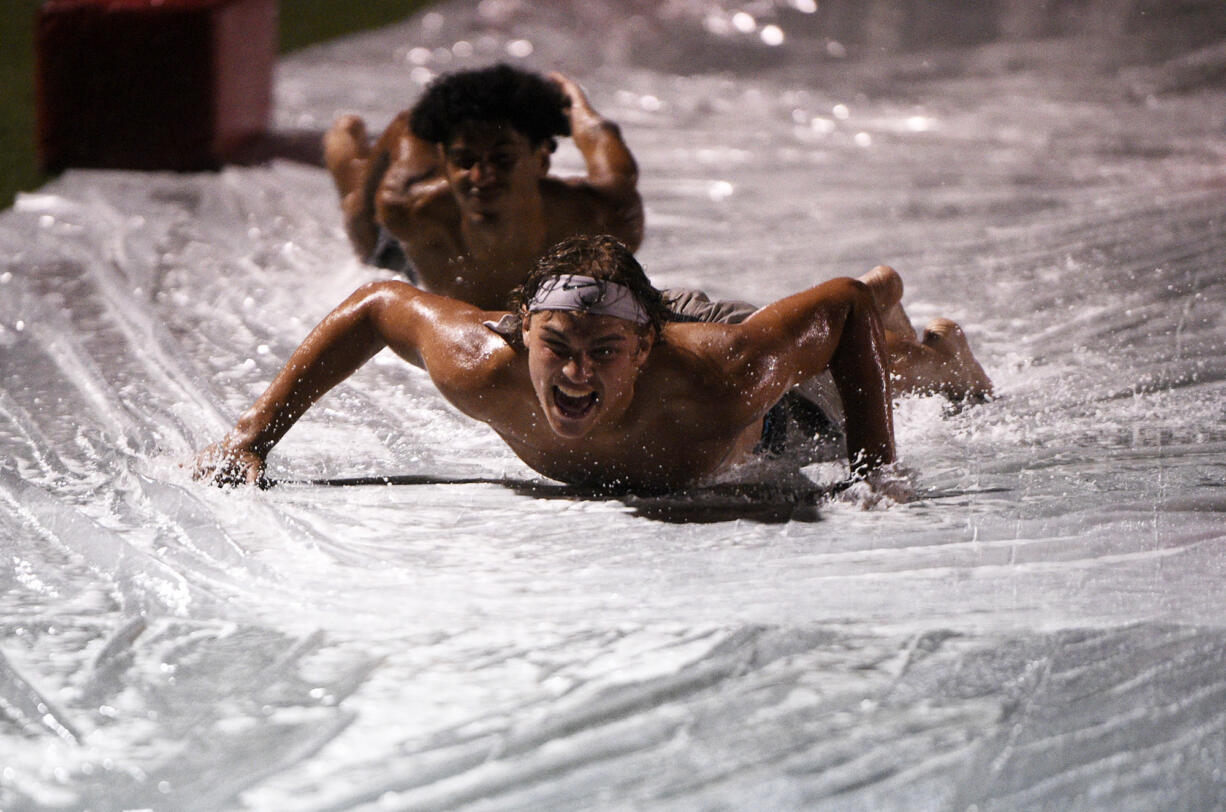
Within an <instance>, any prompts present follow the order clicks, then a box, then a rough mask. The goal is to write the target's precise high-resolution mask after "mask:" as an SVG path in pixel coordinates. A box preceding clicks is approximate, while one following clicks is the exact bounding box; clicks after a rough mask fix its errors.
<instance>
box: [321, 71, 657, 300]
mask: <svg viewBox="0 0 1226 812" xmlns="http://www.w3.org/2000/svg"><path fill="white" fill-rule="evenodd" d="M549 78H550V79H551V80H552V81H554V82H556V83H557V84H558V85H559V87H561V88H562V91H563V94H564V96H565V97H566V99H567V101H568V104H569V106H568V107H567V108H566V114H567V116H568V117H569V119H570V124H571V137H572V139H573V140H574V143H575V146H576V147H578V149H579V152H580V154H581V155H582V156H583V160H584V164H585V167H586V170H587V174H586V175H585V176H582V177H575V178H559V177H555V176H553V175H550V174H549V165H550V147H549V144H548V142H542V143H531V142H530V141H529V140H528V139H527V138H526V137H525V136H524V135H523V134H522V133H520V132H519V131H517V130H515V129H514V127H513V126H511V125H510V124H509V123H507V122H469V123H467V124H463V125H462V126H461V127H460V128H459V130H458V133H457V135H456V136H455V137H453V138H452V139H451V141H450V142H449V143H447V144H431V143H427V142H425V141H423V140H421V139H420V138H417V137H416V136H415V135H414V134H413V133H412V131H411V130H410V129H409V124H408V118H409V116H408V113H407V112H405V113H401V114H400V115H399V116H397V117H396V119H394V120H393V121H392V123H391V124H389V125H388V127H387V129H386V130H384V132H383V134H382V135H381V136H380V137H379V139H378V141H377V142H376V143H375V144H374V145H373V147H371V146H368V145H367V143H366V130H365V127H364V125H363V124H362V122H361V120H360V119H358V118H356V117H353V116H347V117H343V118H342V119H340V120H338V121H337V123H336V124H335V125H334V126H333V127H332V129H331V130H330V131H329V132H328V135H327V136H326V137H325V154H326V159H327V164H328V168H329V171H330V172H331V174H332V177H333V180H334V181H335V183H336V188H337V191H338V192H339V193H340V196H341V208H342V210H343V212H344V216H345V228H346V231H347V233H348V235H349V238H350V241H351V242H352V243H353V246H354V249H355V251H356V252H357V253H358V255H359V256H361V257H363V258H365V257H367V256H369V255H370V253H371V251H372V250H373V249H374V247H375V241H376V238H377V234H378V230H377V225H382V226H383V227H385V228H386V229H387V230H388V231H390V232H391V233H392V235H393V236H395V237H396V238H397V239H399V240H400V241H401V243H402V244H403V245H404V247H405V250H406V253H407V254H408V257H409V259H410V260H411V261H412V264H413V266H414V268H415V269H416V272H417V275H418V278H419V279H420V281H421V285H422V287H424V288H425V289H426V290H429V291H431V292H434V293H440V294H443V295H446V296H450V297H452V298H456V299H460V300H461V301H465V302H469V303H470V304H475V305H477V306H479V307H484V308H487V309H490V310H494V309H498V308H501V307H503V306H504V305H505V302H506V297H507V295H508V294H509V293H510V291H511V290H512V289H513V288H514V287H515V286H516V285H518V284H519V283H520V282H522V281H523V279H524V277H525V276H526V275H527V272H528V270H529V269H530V268H531V267H532V265H533V263H535V261H536V260H537V259H538V258H539V257H540V256H541V254H542V253H544V252H545V251H546V250H547V249H548V248H550V247H552V246H553V245H556V244H557V243H559V242H561V241H562V240H563V239H565V238H567V237H570V236H574V235H576V234H611V235H612V236H614V237H616V238H617V239H618V240H620V241H621V242H623V243H624V244H626V245H627V246H628V247H630V248H631V250H633V249H635V248H637V247H638V245H639V243H640V242H641V241H642V239H643V204H642V199H641V198H640V196H639V194H638V191H637V189H636V186H637V183H638V167H637V165H636V164H635V161H634V157H633V156H632V155H631V154H630V151H629V149H628V148H627V147H626V145H625V142H624V141H623V140H622V137H621V132H620V130H619V129H618V127H617V125H615V124H614V123H613V122H611V121H609V120H608V119H605V118H604V117H603V116H601V115H600V114H599V113H597V112H596V111H595V110H594V109H592V107H591V105H590V104H589V103H588V101H587V98H586V96H585V95H584V93H583V90H582V89H581V88H580V87H579V86H578V85H577V84H575V83H574V82H572V81H571V80H570V79H568V78H567V77H565V76H563V75H561V74H557V73H555V74H551V75H550V77H549Z"/></svg>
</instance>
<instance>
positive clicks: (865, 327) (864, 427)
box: [738, 279, 894, 474]
mask: <svg viewBox="0 0 1226 812" xmlns="http://www.w3.org/2000/svg"><path fill="white" fill-rule="evenodd" d="M743 325H744V327H745V331H744V339H743V340H744V342H745V345H744V346H743V347H742V348H741V352H740V353H739V354H738V357H739V358H740V359H742V363H743V365H744V366H743V368H742V369H741V371H740V372H739V374H740V375H742V376H744V378H743V379H744V380H746V381H748V382H750V397H749V400H750V401H751V402H752V404H753V406H754V407H755V408H761V410H762V411H765V408H766V407H768V406H769V405H770V404H771V403H773V402H774V401H775V400H777V399H778V398H779V397H781V396H782V395H783V393H784V392H786V391H787V390H788V389H790V388H791V387H792V386H793V385H795V384H797V383H799V382H800V381H803V380H806V379H808V378H811V377H813V376H814V375H817V374H818V373H820V372H822V371H824V370H826V369H829V370H830V372H831V374H832V375H833V377H834V383H835V385H836V386H837V387H838V390H839V396H840V397H841V398H842V401H843V411H844V413H845V415H846V420H847V425H846V435H847V456H848V461H849V462H850V464H851V468H852V473H853V474H859V473H864V472H866V471H868V470H871V469H873V468H876V467H879V466H881V465H885V464H888V463H891V462H893V461H894V422H893V415H892V412H891V407H890V384H889V377H888V375H887V367H886V354H885V353H886V348H885V337H884V331H883V330H882V327H881V318H880V315H879V314H878V312H877V308H876V305H875V304H874V302H873V298H872V294H871V293H870V292H869V289H868V288H867V287H866V286H865V285H864V284H863V283H861V282H858V281H856V280H854V279H834V280H831V281H829V282H826V283H825V284H822V285H819V286H818V287H816V288H811V289H809V290H807V291H804V292H802V293H798V294H796V295H794V296H789V297H788V298H786V299H782V300H780V301H778V302H775V303H774V304H772V305H770V306H768V307H764V308H762V309H761V310H759V311H758V312H756V313H754V314H753V315H752V316H750V317H749V319H747V320H746V321H745V322H744V323H743Z"/></svg>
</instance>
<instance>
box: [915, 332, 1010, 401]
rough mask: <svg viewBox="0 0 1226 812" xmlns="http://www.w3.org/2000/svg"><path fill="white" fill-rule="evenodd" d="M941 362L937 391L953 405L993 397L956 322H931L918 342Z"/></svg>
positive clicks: (986, 378)
mask: <svg viewBox="0 0 1226 812" xmlns="http://www.w3.org/2000/svg"><path fill="white" fill-rule="evenodd" d="M920 343H922V344H923V345H924V346H925V347H928V348H929V349H931V350H932V351H933V352H934V353H936V354H937V355H938V356H939V357H940V358H941V372H942V374H941V378H942V379H943V380H942V381H941V385H940V391H941V393H942V394H943V395H945V396H947V397H949V398H950V399H952V400H955V401H966V400H969V401H973V402H977V401H984V400H987V399H988V398H990V397H991V396H992V381H991V379H990V378H988V375H987V373H986V372H984V371H983V367H981V366H980V365H979V362H978V361H976V360H975V356H974V354H973V353H972V352H971V346H970V344H969V343H968V342H967V340H966V334H965V333H963V332H962V328H961V327H959V326H958V325H957V323H956V322H953V321H950V320H949V319H933V320H932V321H930V322H928V326H927V327H925V328H924V337H923V339H922V340H921V342H920Z"/></svg>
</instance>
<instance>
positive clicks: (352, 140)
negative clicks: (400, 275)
mask: <svg viewBox="0 0 1226 812" xmlns="http://www.w3.org/2000/svg"><path fill="white" fill-rule="evenodd" d="M324 163H325V164H326V165H327V167H328V172H329V173H330V174H331V175H332V182H333V183H334V184H335V185H336V191H337V193H338V194H339V195H340V198H341V215H342V218H343V221H344V223H345V232H346V233H347V234H348V235H349V241H350V242H351V243H352V244H353V250H354V251H355V252H356V253H357V255H358V256H359V257H361V258H363V259H365V258H366V257H368V256H370V254H371V252H372V251H374V249H375V244H376V243H377V241H378V228H377V227H376V225H375V219H374V201H373V195H372V194H370V192H369V190H368V189H367V186H368V183H367V181H368V177H367V175H368V174H369V172H370V166H371V160H370V144H369V142H368V140H367V137H366V124H365V123H364V122H363V121H362V119H361V118H360V117H359V116H341V117H340V118H338V119H337V120H336V123H335V124H333V125H332V128H331V129H330V130H328V132H327V133H325V134H324ZM368 198H370V199H368Z"/></svg>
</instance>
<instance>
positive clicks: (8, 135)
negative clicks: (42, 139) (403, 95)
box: [0, 0, 429, 209]
mask: <svg viewBox="0 0 1226 812" xmlns="http://www.w3.org/2000/svg"><path fill="white" fill-rule="evenodd" d="M3 1H4V3H5V10H4V12H3V13H2V14H0V209H7V208H8V207H9V206H11V205H12V204H13V198H14V196H15V195H16V194H17V193H18V192H20V191H28V190H30V189H36V188H38V187H39V186H41V185H42V184H43V183H45V182H46V181H47V180H48V179H49V178H48V176H46V175H44V174H42V173H41V172H40V171H39V169H38V163H37V160H36V159H35V153H34V120H35V108H34V15H35V12H36V10H37V9H38V7H39V5H41V4H42V0H3ZM428 4H429V0H282V2H281V3H280V9H281V32H280V36H281V52H282V53H285V52H288V51H293V50H296V49H298V48H303V47H305V46H307V45H310V44H312V43H315V42H321V41H323V40H327V39H332V38H334V37H339V36H341V35H343V34H349V33H352V32H354V31H361V30H363V29H366V28H375V27H377V26H381V25H386V24H387V23H390V22H394V21H396V20H401V19H404V18H405V17H406V16H408V15H409V14H410V13H412V12H413V11H414V10H416V9H419V8H421V7H423V6H425V5H428Z"/></svg>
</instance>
